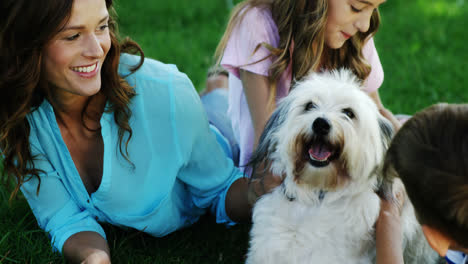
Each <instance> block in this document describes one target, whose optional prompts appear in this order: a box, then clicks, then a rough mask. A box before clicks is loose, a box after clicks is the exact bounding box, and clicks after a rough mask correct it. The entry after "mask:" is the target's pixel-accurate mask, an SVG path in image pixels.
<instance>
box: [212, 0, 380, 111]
mask: <svg viewBox="0 0 468 264" xmlns="http://www.w3.org/2000/svg"><path fill="white" fill-rule="evenodd" d="M328 1H329V0H315V1H312V0H246V1H243V2H241V3H239V4H238V5H237V6H236V7H235V8H234V9H233V11H232V14H231V17H230V19H229V22H228V25H227V28H226V31H225V33H224V35H223V36H222V38H221V41H220V43H219V44H218V47H217V48H216V52H215V58H217V61H218V63H219V62H220V61H221V58H222V56H223V53H224V50H225V48H226V45H227V42H228V40H229V37H230V36H231V34H232V32H233V30H234V28H235V27H236V26H237V25H238V24H239V23H240V22H241V20H242V19H243V17H244V15H245V14H246V13H247V11H248V10H250V9H252V8H254V7H260V8H267V9H269V10H270V11H271V13H272V17H273V20H274V21H275V23H276V25H277V27H278V33H279V36H280V41H279V45H278V47H277V48H275V47H272V46H271V45H269V43H261V44H259V46H258V47H256V49H255V50H258V49H259V48H260V46H264V47H266V48H267V49H269V50H270V52H271V55H270V56H273V57H274V60H273V64H272V65H271V66H270V68H269V76H268V80H269V83H270V98H269V100H268V101H269V104H270V106H271V105H273V106H274V100H275V97H276V82H277V81H278V80H279V77H280V76H281V74H282V73H283V72H284V71H285V70H286V69H287V67H288V65H289V62H290V59H292V71H293V76H292V77H293V79H294V80H300V79H301V78H302V77H304V76H305V75H306V74H307V73H309V72H310V71H318V70H320V69H335V68H339V67H346V68H349V69H351V70H352V71H353V72H354V73H355V74H356V75H357V76H358V77H359V78H360V79H361V80H365V79H366V78H367V76H368V75H369V74H370V71H371V68H370V65H369V64H368V63H367V61H366V60H365V59H364V56H363V54H362V47H363V45H364V43H365V41H366V40H367V39H368V38H369V36H372V35H373V34H375V32H376V31H377V29H378V27H379V24H380V15H379V12H378V10H377V9H376V10H375V11H374V13H373V14H372V17H371V21H370V26H369V30H368V31H367V32H365V33H362V32H359V33H358V34H356V35H354V36H353V37H352V38H351V39H350V41H347V42H346V43H345V44H344V45H343V47H341V48H340V49H336V50H335V49H330V48H327V47H326V45H325V26H326V23H327V13H328ZM293 41H294V51H293V53H292V58H291V54H290V52H289V49H290V47H291V45H292V43H293ZM267 58H268V57H267ZM267 58H264V59H267Z"/></svg>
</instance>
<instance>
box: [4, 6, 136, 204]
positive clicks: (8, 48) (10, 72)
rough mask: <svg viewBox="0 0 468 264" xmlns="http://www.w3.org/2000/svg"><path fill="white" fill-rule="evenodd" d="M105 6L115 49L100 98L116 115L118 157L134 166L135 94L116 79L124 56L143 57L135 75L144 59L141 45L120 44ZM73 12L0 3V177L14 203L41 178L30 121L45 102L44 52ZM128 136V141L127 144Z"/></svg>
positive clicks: (104, 70)
mask: <svg viewBox="0 0 468 264" xmlns="http://www.w3.org/2000/svg"><path fill="white" fill-rule="evenodd" d="M105 1H106V6H107V8H108V11H109V13H110V18H109V32H110V38H111V48H110V50H109V52H108V54H107V57H106V59H105V61H104V63H103V66H102V69H101V70H102V72H101V76H102V77H101V78H102V82H101V83H102V87H101V91H100V93H101V94H103V95H104V96H105V97H106V99H107V101H108V103H109V104H108V105H109V107H108V109H106V110H105V111H107V112H112V113H114V119H115V122H116V123H117V125H118V127H119V129H118V134H119V149H120V153H121V154H122V155H123V156H124V158H125V159H126V160H127V161H129V162H130V159H129V157H128V151H127V145H128V142H129V141H130V138H131V136H132V129H131V127H130V125H129V119H130V117H131V115H132V112H131V110H130V108H129V103H130V101H131V99H132V98H133V97H134V96H135V91H134V89H133V88H132V87H131V86H130V85H129V84H128V83H127V82H126V81H125V80H124V79H123V78H122V77H121V76H120V75H119V74H118V65H119V59H120V54H121V53H122V52H128V53H139V54H140V58H141V59H140V62H139V63H138V64H137V65H135V66H134V67H133V69H132V72H134V71H136V70H137V69H138V68H139V67H141V65H142V64H143V60H144V54H143V51H142V50H141V48H140V47H139V46H138V44H137V43H135V42H133V41H131V40H130V39H128V38H127V39H125V40H124V41H122V42H119V40H118V34H117V25H116V23H115V19H114V16H115V12H114V9H113V8H112V0H105ZM72 7H73V0H49V1H47V3H44V1H29V0H2V1H1V3H0V15H1V17H2V20H1V21H0V94H1V96H0V150H1V157H0V159H1V160H2V162H1V164H2V165H3V168H1V167H0V170H1V171H0V173H1V175H2V177H1V180H2V182H3V183H4V184H5V186H6V188H8V189H9V188H11V187H12V188H11V189H12V193H11V196H10V198H13V197H14V196H15V195H16V194H17V193H18V191H19V188H20V187H21V185H22V184H23V183H24V182H25V181H27V180H28V179H30V178H31V177H38V178H39V174H40V173H41V171H40V170H39V169H37V168H35V167H34V159H35V157H33V156H32V153H31V147H30V145H29V134H30V125H29V123H28V120H27V115H28V114H29V113H31V112H33V111H34V110H35V109H36V108H37V107H38V106H39V105H40V104H41V103H42V102H43V100H46V98H47V83H46V82H45V80H44V78H43V74H44V72H43V71H44V69H43V67H42V58H43V50H44V47H45V46H46V45H47V43H48V42H49V41H50V40H51V39H52V38H53V37H54V36H55V35H56V34H57V33H58V32H59V31H60V30H61V29H62V27H64V26H65V25H66V23H67V22H68V19H69V18H70V14H71V11H72ZM124 77H125V76H124ZM85 110H86V109H85ZM85 110H84V111H85ZM125 135H128V136H127V137H126V140H124V136H125ZM39 182H40V179H39ZM39 186H40V184H39ZM39 186H38V191H39Z"/></svg>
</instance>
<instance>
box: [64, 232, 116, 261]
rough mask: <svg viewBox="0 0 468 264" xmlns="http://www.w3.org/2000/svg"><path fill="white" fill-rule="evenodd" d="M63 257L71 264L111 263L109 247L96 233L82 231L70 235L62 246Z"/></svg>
mask: <svg viewBox="0 0 468 264" xmlns="http://www.w3.org/2000/svg"><path fill="white" fill-rule="evenodd" d="M63 255H64V256H65V258H66V259H67V260H68V261H70V262H71V263H89V264H94V263H96V264H101V263H102V264H106V263H111V261H110V250H109V246H108V245H107V242H106V240H105V239H104V238H103V237H102V236H101V235H100V234H98V233H96V232H90V231H84V232H79V233H76V234H74V235H72V236H71V237H70V238H68V239H67V241H65V244H64V245H63Z"/></svg>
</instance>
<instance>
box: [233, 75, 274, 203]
mask: <svg viewBox="0 0 468 264" xmlns="http://www.w3.org/2000/svg"><path fill="white" fill-rule="evenodd" d="M239 73H240V79H241V81H242V86H243V87H244V93H245V97H246V99H247V104H248V106H249V111H250V116H251V119H252V123H253V128H254V131H255V137H254V145H253V148H252V149H255V148H256V147H257V145H258V142H259V140H260V136H261V135H262V132H263V129H264V128H265V125H266V123H267V121H268V119H269V118H270V116H271V114H272V113H271V111H270V110H269V109H268V97H269V95H270V87H269V82H268V77H266V76H263V75H259V74H255V73H252V72H249V71H246V70H242V69H240V70H239ZM260 170H262V169H260ZM252 179H253V180H252V181H251V183H250V185H249V197H248V199H249V203H250V204H251V205H253V204H254V203H255V201H256V200H257V198H258V197H260V196H261V195H263V194H265V193H267V192H269V191H271V190H272V189H273V188H275V187H276V186H278V185H280V184H281V182H282V178H281V177H279V176H278V175H273V174H271V173H268V174H265V175H264V176H263V179H256V176H255V175H252Z"/></svg>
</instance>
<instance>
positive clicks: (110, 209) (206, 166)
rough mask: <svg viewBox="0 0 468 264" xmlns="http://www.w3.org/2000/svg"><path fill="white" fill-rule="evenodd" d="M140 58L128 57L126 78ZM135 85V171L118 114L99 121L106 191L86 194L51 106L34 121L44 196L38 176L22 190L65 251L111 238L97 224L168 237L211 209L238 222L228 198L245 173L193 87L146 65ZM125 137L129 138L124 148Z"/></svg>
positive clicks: (169, 71) (166, 69)
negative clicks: (76, 239) (80, 242)
mask: <svg viewBox="0 0 468 264" xmlns="http://www.w3.org/2000/svg"><path fill="white" fill-rule="evenodd" d="M138 61H139V57H136V56H132V55H127V54H123V55H122V57H121V63H120V67H119V73H120V74H121V75H122V76H125V75H126V74H128V73H129V70H128V69H129V67H131V66H134V65H136V64H137V63H138ZM126 80H127V81H128V83H129V84H130V85H131V86H132V87H135V91H136V93H137V95H136V96H135V97H134V98H133V99H132V103H131V106H130V108H131V110H132V112H133V115H132V118H131V120H130V125H131V127H132V130H133V136H132V138H131V140H130V142H129V144H128V152H129V157H130V160H131V161H132V162H133V164H134V165H135V167H134V168H133V167H132V166H131V165H130V163H128V162H127V161H126V160H125V159H124V158H123V157H122V155H121V154H120V151H119V148H118V126H117V125H116V123H115V122H114V116H113V114H112V113H104V114H103V116H102V118H101V121H100V122H101V127H102V128H101V133H102V138H103V141H104V161H103V175H102V181H101V185H100V186H99V188H98V190H97V191H96V192H94V193H92V194H91V195H88V193H87V191H86V188H85V186H84V185H83V182H82V180H81V178H80V175H79V174H78V171H77V169H76V167H75V165H74V163H73V161H72V158H71V156H70V153H69V151H68V149H67V146H66V145H65V143H64V141H63V139H62V136H61V134H60V130H59V127H58V125H57V121H56V119H55V115H54V110H53V108H52V107H51V105H50V104H49V102H48V101H46V100H45V101H44V102H43V103H42V104H41V106H40V107H39V108H38V109H37V110H35V111H34V112H32V113H31V114H29V115H28V121H29V124H30V126H31V133H30V137H29V141H30V145H31V151H32V154H33V155H37V160H35V162H34V164H35V166H36V168H38V169H42V170H44V172H45V173H42V174H41V175H40V178H41V183H40V191H39V194H37V193H36V190H37V184H38V181H37V179H36V178H33V179H32V180H30V181H28V182H26V183H24V184H23V186H22V187H21V190H22V192H23V194H24V196H25V197H26V199H27V201H28V203H29V205H30V207H31V209H32V211H33V213H34V215H35V216H36V219H37V222H38V224H39V226H40V227H41V228H42V229H44V230H45V231H46V232H48V233H49V235H50V238H51V240H52V244H53V246H54V247H55V248H56V249H58V250H59V251H61V250H62V247H63V244H64V243H65V241H66V240H67V239H68V238H69V237H70V236H71V235H73V234H75V233H78V232H82V231H94V232H97V233H99V234H101V235H102V236H103V237H104V238H105V234H104V231H103V229H102V228H101V226H100V224H99V223H98V222H107V223H110V224H114V225H118V226H125V227H131V228H135V229H138V230H141V231H144V232H146V233H149V234H151V235H153V236H158V237H159V236H164V235H167V234H169V233H171V232H173V231H175V230H177V229H179V228H181V227H185V226H188V225H191V224H193V223H194V222H196V221H197V220H198V219H199V217H200V216H201V215H203V214H204V213H205V212H206V211H207V210H211V212H212V213H213V214H214V215H215V216H216V219H217V222H218V223H228V224H229V223H232V221H231V220H230V219H229V217H228V216H227V214H226V210H225V197H226V193H227V190H228V188H229V187H230V185H231V184H232V183H233V182H234V181H235V180H237V179H239V178H240V177H242V173H241V172H240V171H239V170H237V169H236V167H234V166H233V163H232V161H231V160H230V159H229V158H226V155H225V154H224V152H223V148H222V146H221V145H220V144H218V142H217V140H216V135H215V134H214V133H213V131H211V130H210V128H209V126H208V122H207V119H206V117H205V113H204V110H203V108H202V105H201V103H200V100H199V97H198V94H197V93H196V91H195V89H194V88H193V86H192V83H191V82H190V80H189V79H188V78H187V76H186V75H185V74H183V73H180V72H179V71H178V70H177V68H176V67H175V66H172V65H165V64H162V63H160V62H157V61H155V60H151V59H145V63H144V65H143V66H142V67H141V68H140V69H139V70H138V71H137V72H136V73H134V74H132V75H130V76H128V77H126ZM125 139H126V137H124V142H125Z"/></svg>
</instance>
